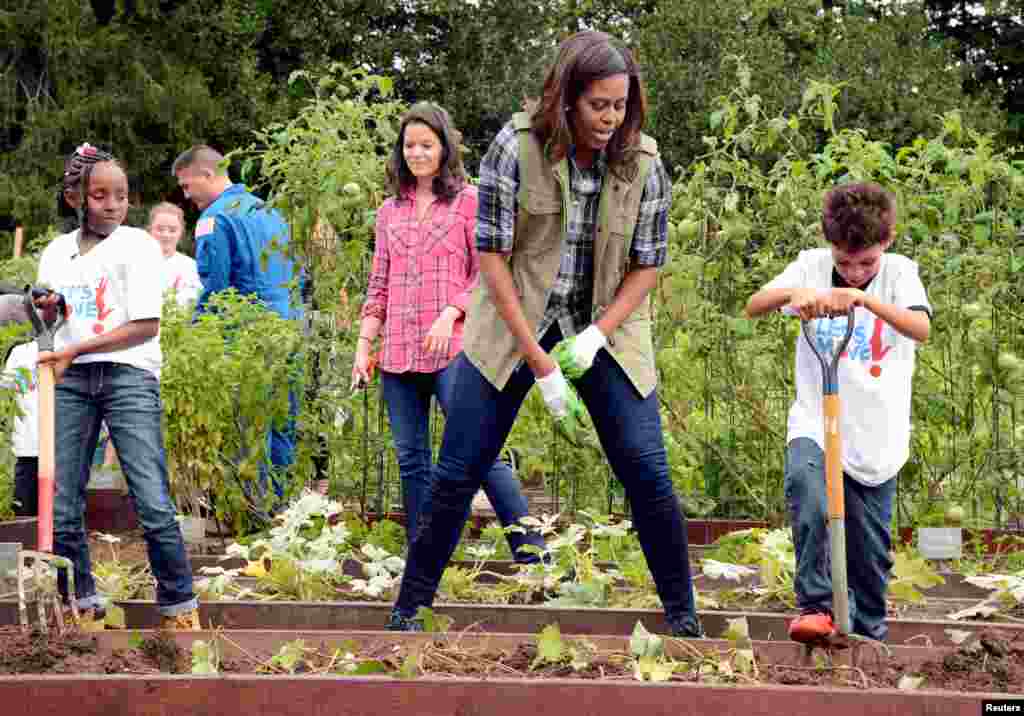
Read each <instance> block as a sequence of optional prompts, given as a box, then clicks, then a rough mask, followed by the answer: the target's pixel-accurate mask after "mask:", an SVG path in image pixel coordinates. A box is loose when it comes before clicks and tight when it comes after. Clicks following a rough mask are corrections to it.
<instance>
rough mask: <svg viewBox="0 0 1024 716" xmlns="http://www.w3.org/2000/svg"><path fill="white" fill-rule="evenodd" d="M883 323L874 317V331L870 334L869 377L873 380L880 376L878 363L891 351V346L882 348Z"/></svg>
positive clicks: (880, 367)
mask: <svg viewBox="0 0 1024 716" xmlns="http://www.w3.org/2000/svg"><path fill="white" fill-rule="evenodd" d="M884 328H885V323H884V322H883V321H882V319H881V318H878V317H877V316H876V317H875V329H874V331H872V332H871V363H872V365H871V375H873V376H874V377H875V378H877V377H878V376H880V375H882V366H880V365H879V363H881V362H882V359H883V358H885V355H886V354H887V353H888V352H889V351H891V350H892V346H885V347H883V346H882V329H884Z"/></svg>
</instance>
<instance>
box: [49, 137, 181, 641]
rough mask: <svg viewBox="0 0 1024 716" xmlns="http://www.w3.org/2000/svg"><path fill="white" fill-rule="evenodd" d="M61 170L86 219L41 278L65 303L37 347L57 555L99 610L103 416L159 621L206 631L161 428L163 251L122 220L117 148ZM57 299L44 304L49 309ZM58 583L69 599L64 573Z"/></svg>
mask: <svg viewBox="0 0 1024 716" xmlns="http://www.w3.org/2000/svg"><path fill="white" fill-rule="evenodd" d="M64 166H65V170H64V179H63V182H62V192H61V200H60V201H61V202H62V204H61V208H62V213H64V214H65V215H67V214H69V213H71V212H73V213H74V219H75V220H77V222H78V225H79V226H78V228H77V229H75V230H74V231H71V232H69V233H66V234H63V235H61V236H58V237H57V238H55V239H54V240H53V241H52V242H50V244H49V245H48V246H47V247H46V248H45V249H44V250H43V254H42V256H41V257H40V260H39V282H40V283H41V284H45V285H49V286H50V287H51V288H53V290H54V291H56V292H57V294H60V295H62V296H63V297H64V300H65V303H66V305H67V308H66V318H67V320H66V322H65V323H64V324H63V325H62V326H61V327H60V329H59V330H58V331H57V335H56V338H55V341H54V344H55V345H54V348H55V350H54V351H52V352H51V351H42V352H40V354H39V363H40V364H46V363H51V364H53V368H54V374H55V377H56V380H57V389H56V396H55V397H56V410H55V412H56V440H55V447H56V494H55V497H54V510H53V512H54V514H53V522H54V529H53V537H54V540H53V542H54V552H55V553H56V554H58V555H61V556H63V557H68V558H69V559H70V560H71V561H72V563H73V564H74V570H75V591H76V594H75V595H74V597H75V598H76V600H77V603H78V607H79V609H81V610H82V611H83V612H84V613H86V614H87V615H88V616H91V617H92V618H94V619H99V618H101V616H102V615H103V612H104V602H103V598H102V597H101V596H100V595H98V594H97V593H96V584H95V582H94V581H93V576H92V568H91V564H90V559H89V547H88V541H87V540H86V533H85V522H84V512H85V490H86V484H87V482H88V474H89V470H88V462H89V461H90V458H91V457H92V455H93V453H94V452H95V450H96V444H97V440H98V437H99V432H100V424H101V423H106V425H107V428H108V429H109V431H110V436H111V439H112V440H113V442H114V447H115V448H116V449H117V454H118V456H119V458H120V462H121V468H122V470H123V472H124V476H125V481H126V482H127V484H128V491H129V493H130V494H131V497H132V501H133V502H134V505H135V511H136V513H137V514H138V518H139V522H140V524H141V525H142V528H143V533H144V536H145V539H146V546H147V549H148V552H149V561H150V566H151V567H152V570H153V575H154V576H155V577H156V582H157V592H156V596H157V603H158V605H159V609H160V614H161V617H162V618H161V626H162V627H163V628H165V629H182V628H185V629H198V628H199V616H198V611H197V603H196V598H195V594H194V593H193V589H192V568H191V565H190V564H189V559H188V554H187V553H186V551H185V543H184V540H183V539H182V536H181V529H180V528H179V526H178V522H177V520H176V519H175V513H176V510H175V508H174V504H173V502H172V501H171V496H170V490H169V486H168V481H167V462H166V458H165V456H164V446H163V434H162V432H161V425H160V422H161V416H162V406H161V403H160V382H159V378H160V366H161V364H162V356H161V353H160V340H159V331H160V313H161V310H162V308H163V291H162V285H163V256H162V254H161V252H160V247H159V245H158V244H157V242H155V241H153V240H152V239H151V238H150V237H149V235H148V234H147V233H146V232H145V231H143V230H141V229H135V228H131V227H128V226H124V225H123V224H124V220H125V218H126V216H127V213H128V178H127V176H126V175H125V171H124V169H123V168H122V166H121V165H120V164H119V163H118V162H117V161H116V160H115V159H114V158H113V157H112V156H111V155H110V154H107V153H105V152H102V151H100V150H98V149H96V148H95V147H92V146H91V145H89V144H83V145H81V146H79V147H78V148H77V149H76V150H75V152H74V153H73V154H72V155H71V156H70V157H69V158H68V159H67V161H66V162H65V165H64ZM64 203H66V207H65V206H64ZM56 299H57V296H48V297H46V298H42V299H38V300H37V301H36V305H37V306H39V307H41V308H43V309H44V311H45V312H49V313H51V315H52V313H53V312H54V311H55V310H56ZM63 576H64V575H61V577H63ZM59 587H60V589H61V592H62V593H63V594H64V595H65V596H67V583H66V580H65V579H63V578H62V579H61V580H60V584H59Z"/></svg>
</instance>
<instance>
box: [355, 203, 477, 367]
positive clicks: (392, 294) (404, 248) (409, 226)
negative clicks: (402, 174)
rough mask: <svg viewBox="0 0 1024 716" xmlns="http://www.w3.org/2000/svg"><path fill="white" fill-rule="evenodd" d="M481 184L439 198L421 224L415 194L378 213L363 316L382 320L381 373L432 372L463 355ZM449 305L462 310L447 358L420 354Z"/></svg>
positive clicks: (474, 278)
mask: <svg viewBox="0 0 1024 716" xmlns="http://www.w3.org/2000/svg"><path fill="white" fill-rule="evenodd" d="M476 204H477V197H476V187H473V186H471V185H467V186H466V187H465V188H464V189H463V190H462V191H461V192H459V194H458V196H456V197H455V199H453V200H452V202H451V203H449V204H446V203H444V202H441V201H437V200H435V201H434V203H433V204H431V205H430V208H429V209H428V210H427V216H426V218H424V219H423V222H422V223H420V222H419V221H417V220H416V203H415V200H414V199H413V198H412V195H411V194H406V195H404V196H403V197H402V198H401V199H394V198H391V199H388V200H387V201H385V202H384V204H383V205H382V206H381V207H380V209H379V210H378V211H377V229H376V232H377V239H376V247H375V248H374V252H373V270H372V271H371V273H370V281H369V285H368V286H367V290H366V303H365V304H364V305H363V316H364V317H366V316H375V317H376V318H379V319H380V320H381V321H382V322H383V323H384V329H383V334H384V351H383V355H382V356H381V361H380V368H381V370H384V371H387V372H389V373H404V372H407V371H413V372H416V373H433V372H435V371H439V370H442V369H443V368H444V367H445V366H447V365H448V363H450V362H451V360H452V359H453V358H455V356H456V355H458V353H459V351H461V350H462V328H463V324H464V323H465V313H466V307H467V306H468V304H469V297H470V293H471V292H472V290H473V288H474V287H475V286H476V282H477V278H478V276H479V274H480V260H479V258H478V256H477V253H476V241H475V228H476ZM445 306H455V307H457V308H459V309H461V310H462V313H463V317H462V318H459V319H458V320H457V321H456V322H455V327H454V330H453V332H452V340H451V341H450V342H449V345H448V354H447V355H445V354H442V353H428V352H426V351H425V350H423V339H424V338H426V336H427V333H429V332H430V327H431V325H433V323H434V321H435V320H436V319H437V317H438V316H439V315H441V311H442V310H443V309H444V308H445Z"/></svg>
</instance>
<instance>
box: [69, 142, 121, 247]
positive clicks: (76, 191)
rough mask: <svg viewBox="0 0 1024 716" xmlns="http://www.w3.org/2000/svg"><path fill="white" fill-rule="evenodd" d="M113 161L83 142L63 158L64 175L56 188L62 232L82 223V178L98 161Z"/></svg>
mask: <svg viewBox="0 0 1024 716" xmlns="http://www.w3.org/2000/svg"><path fill="white" fill-rule="evenodd" d="M110 161H114V157H113V156H112V155H111V154H110V153H108V152H105V151H103V150H102V149H99V148H97V147H94V146H92V145H91V144H89V143H88V142H85V143H84V144H82V145H81V146H79V147H78V148H77V149H75V151H74V152H72V153H71V155H70V156H69V157H68V158H67V159H65V160H64V175H63V176H62V177H61V182H60V188H59V189H57V215H58V216H60V217H61V218H62V219H63V220H64V226H63V229H64V233H65V234H69V233H71V232H72V231H74V230H75V229H78V228H79V227H81V226H82V225H83V224H84V219H85V216H84V212H85V202H83V201H82V198H83V195H82V192H81V191H80V187H81V185H82V179H83V178H84V177H85V175H86V173H87V172H88V171H91V169H92V167H93V166H94V165H95V164H96V163H98V162H110Z"/></svg>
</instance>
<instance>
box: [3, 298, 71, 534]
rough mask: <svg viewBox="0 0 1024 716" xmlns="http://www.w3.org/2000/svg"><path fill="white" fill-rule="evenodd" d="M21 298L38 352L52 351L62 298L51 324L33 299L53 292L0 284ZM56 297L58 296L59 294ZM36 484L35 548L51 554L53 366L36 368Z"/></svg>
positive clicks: (63, 317) (63, 316) (64, 312)
mask: <svg viewBox="0 0 1024 716" xmlns="http://www.w3.org/2000/svg"><path fill="white" fill-rule="evenodd" d="M2 294H22V295H24V297H25V298H24V306H25V313H26V314H27V315H28V319H29V322H31V324H32V332H33V333H34V334H35V338H36V342H37V344H38V346H39V350H40V351H52V350H53V349H54V339H55V337H56V335H57V330H58V329H59V328H60V327H61V326H62V325H63V324H64V322H65V320H66V315H67V306H66V304H65V302H64V297H63V296H60V298H59V300H58V301H57V305H56V311H57V316H56V318H55V319H54V321H53V322H52V323H48V322H47V321H45V320H43V317H42V315H41V311H40V310H39V309H37V308H36V306H35V303H34V302H33V299H36V298H44V297H46V296H50V295H53V291H51V290H49V289H44V288H32V287H31V286H26V287H24V288H17V287H15V286H12V285H10V284H0V295H2ZM58 295H59V294H58ZM38 381H39V481H38V503H39V505H38V518H37V520H36V541H37V543H38V545H37V549H38V551H40V552H47V553H52V552H53V497H54V489H55V485H56V483H55V480H56V458H55V452H56V451H55V449H54V448H55V445H54V441H55V434H54V433H55V421H54V402H55V401H54V392H55V388H56V378H55V375H54V372H53V364H52V363H45V364H42V365H40V366H39V377H38Z"/></svg>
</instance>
